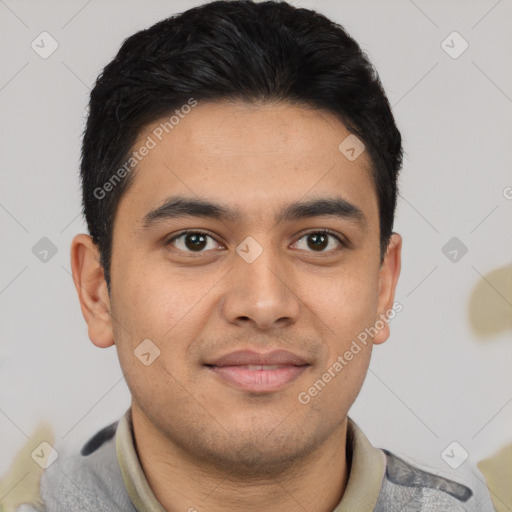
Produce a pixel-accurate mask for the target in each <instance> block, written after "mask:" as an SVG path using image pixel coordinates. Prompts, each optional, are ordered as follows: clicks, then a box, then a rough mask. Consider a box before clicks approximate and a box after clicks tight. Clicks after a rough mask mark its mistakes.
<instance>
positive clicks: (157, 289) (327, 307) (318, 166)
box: [20, 1, 493, 512]
mask: <svg viewBox="0 0 512 512" xmlns="http://www.w3.org/2000/svg"><path fill="white" fill-rule="evenodd" d="M401 160H402V148H401V137H400V133H399V131H398V129H397V128H396V126H395V122H394V119H393V116H392V114H391V111H390V107H389V103H388V101H387V99H386V96H385V94H384V92H383V90H382V87H381V84H380V82H379V79H378V77H377V75H376V73H375V71H374V70H373V68H372V66H371V65H370V64H369V62H368V61H367V59H366V57H365V55H364V54H363V53H362V51H361V50H360V48H359V46H358V45H357V43H356V42H355V41H354V40H353V39H351V38H350V37H349V36H348V35H347V34H346V32H345V31H344V30H343V29H342V28H341V27H340V26H338V25H336V24H334V23H333V22H331V21H329V20H328V19H327V18H325V17H324V16H322V15H320V14H318V13H315V12H313V11H309V10H306V9H298V8H295V7H293V6H291V5H289V4H287V3H285V2H282V3H275V2H263V3H253V2H250V1H240V2H238V1H234V2H224V1H219V2H212V3H209V4H206V5H204V6H200V7H197V8H194V9H190V10H189V11H186V12H185V13H182V14H180V15H178V16H175V17H172V18H169V19H167V20H164V21H162V22H160V23H157V24H156V25H154V26H153V27H151V28H149V29H147V30H144V31H141V32H139V33H137V34H135V35H133V36H132V37H130V38H129V39H127V40H126V41H125V42H124V44H123V46H122V47H121V49H120V51H119V53H118V55H117V56H116V58H115V59H114V60H113V61H112V62H111V63H110V64H108V65H107V66H106V68H105V69H104V71H103V73H102V74H101V75H100V77H99V78H98V81H97V83H96V86H95V88H94V89H93V91H92V93H91V101H90V110H89V116H88V122H87V128H86V132H85V135H84V140H83V148H82V167H81V173H82V174H81V175H82V186H83V205H84V214H85V217H86V220H87V224H88V228H89V232H90V236H89V235H85V234H80V235H77V236H76V237H75V238H74V240H73V244H72V248H71V263H72V270H73V278H74V282H75V285H76V289H77V293H78V296H79V300H80V305H81V309H82V313H83V315H84V318H85V320H86V322H87V325H88V332H89V337H90V339H91V341H92V342H93V343H94V344H95V345H96V346H98V347H109V346H112V345H114V344H115V345H116V347H117V351H118V354H119V359H120V363H121V367H122V369H123V373H124V376H125V379H126V382H127V384H128V387H129V389H130V392H131V394H132V405H131V407H130V409H129V410H128V411H127V412H126V414H125V415H124V416H123V418H122V419H121V420H120V421H119V422H117V423H115V424H113V425H110V426H108V427H106V428H105V429H103V430H102V431H100V432H98V433H97V434H96V435H95V436H94V437H93V438H92V439H91V440H89V442H88V443H87V444H86V445H85V446H84V447H83V449H82V451H81V454H79V455H76V456H74V457H71V458H69V459H66V460H57V462H55V463H54V464H52V465H51V466H50V467H49V469H48V470H46V472H45V473H44V474H43V476H42V478H41V482H40V487H39V499H40V501H41V503H44V505H41V506H39V505H38V502H39V500H37V499H36V500H32V504H30V503H27V504H25V505H23V506H22V507H20V510H24V511H26V510H47V511H51V512H53V511H78V510H102V511H114V510H131V511H133V510H137V511H146V510H151V511H162V510H166V511H190V512H192V511H196V510H197V511H199V512H202V511H221V510H222V511H231V510H243V511H261V510H277V511H298V510H307V511H311V512H331V511H336V512H342V511H343V512H348V511H350V512H354V511H358V512H367V511H379V512H383V511H395V510H396V511H398V510H400V511H419V510H425V511H426V510H429V511H432V510H439V511H441V510H443V511H447V510H450V511H479V512H480V511H489V510H493V508H492V505H491V503H490V500H489V496H488V493H486V492H485V491H483V490H482V489H481V488H480V487H478V486H476V485H475V486H474V487H471V485H468V484H467V483H466V482H456V481H452V480H448V479H446V478H442V477H439V476H436V475H434V474H431V473H428V472H426V471H423V470H421V469H420V468H416V467H414V466H412V465H410V464H409V463H407V462H405V461H404V460H402V459H400V458H399V457H397V456H395V455H393V454H392V453H390V452H389V451H387V450H382V449H377V448H374V447H373V446H372V445H371V444H370V442H369V441H368V439H367V438H366V437H365V435H364V434H363V432H362V431H361V430H360V429H359V427H358V426H357V425H356V423H355V422H354V421H353V420H352V419H351V418H349V416H348V412H349V410H350V407H351V406H352V404H353V403H354V401H355V399H356V397H357V395H358V393H359V391H360V389H361V386H362V384H363V381H364V378H365V376H366V372H367V370H368V365H369V362H370V357H371V351H372V347H373V345H374V344H380V343H383V342H385V341H386V339H387V338H388V337H389V321H390V320H391V319H392V318H393V316H394V315H395V314H396V312H397V311H399V310H400V307H401V306H400V304H398V303H395V302H394V294H395V288H396V284H397V280H398V277H399V273H400V253H401V237H400V235H398V234H397V233H394V232H393V218H394V211H395V204H396V196H397V175H398V172H399V169H400V167H401Z"/></svg>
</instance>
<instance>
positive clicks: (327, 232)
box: [165, 229, 350, 254]
mask: <svg viewBox="0 0 512 512" xmlns="http://www.w3.org/2000/svg"><path fill="white" fill-rule="evenodd" d="M188 234H194V235H204V236H208V237H210V238H212V239H214V240H215V237H214V236H213V235H211V234H210V233H208V232H207V231H201V230H198V229H188V230H185V231H181V232H180V233H178V234H177V235H174V236H173V237H172V238H170V239H169V240H168V241H167V242H165V246H168V245H171V244H172V242H174V241H175V240H176V239H178V238H181V237H182V236H185V235H188ZM308 235H330V236H332V237H333V238H334V239H335V240H336V241H337V242H339V244H340V246H341V247H340V248H338V249H332V250H330V251H320V252H319V253H318V254H328V253H338V252H339V251H341V250H342V249H346V248H349V247H350V244H349V243H348V242H347V241H344V240H343V239H342V238H340V237H339V235H337V234H336V233H335V232H333V231H331V230H329V229H316V230H313V231H309V232H307V233H304V234H302V235H301V236H300V237H299V238H298V240H301V239H303V238H304V237H306V236H308ZM178 251H181V250H180V249H178ZM182 252H185V253H187V254H203V253H204V252H206V251H197V252H195V251H182ZM308 252H313V253H314V252H315V251H308Z"/></svg>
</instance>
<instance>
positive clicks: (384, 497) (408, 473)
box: [375, 449, 495, 512]
mask: <svg viewBox="0 0 512 512" xmlns="http://www.w3.org/2000/svg"><path fill="white" fill-rule="evenodd" d="M382 451H383V452H384V454H385V455H386V472H385V475H384V479H383V482H382V488H381V492H380V495H379V499H378V501H377V505H376V507H375V512H384V511H387V510H390V509H393V507H396V505H397V504H401V505H402V506H403V507H404V508H403V509H401V510H403V512H406V511H408V510H411V511H413V510H414V511H415V512H420V511H427V510H429V511H431V510H450V512H494V511H495V509H494V507H493V505H492V501H491V498H490V495H489V491H488V488H487V486H486V485H485V483H484V479H483V478H479V475H478V474H477V473H476V470H475V471H471V470H469V471H465V472H462V471H461V472H458V473H457V478H456V479H451V478H447V477H445V476H441V475H439V474H434V473H431V472H428V471H426V470H424V469H421V468H419V467H417V466H415V465H413V464H411V463H409V462H407V461H405V460H404V459H402V458H400V457H398V456H397V455H395V454H393V453H391V452H390V451H388V450H385V449H382Z"/></svg>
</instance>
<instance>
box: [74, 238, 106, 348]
mask: <svg viewBox="0 0 512 512" xmlns="http://www.w3.org/2000/svg"><path fill="white" fill-rule="evenodd" d="M71 270H72V273H73V282H74V284H75V288H76V291H77V293H78V299H79V301H80V308H81V309H82V314H83V316H84V319H85V321H86V322H87V327H88V332H89V338H90V340H91V341H92V342H93V343H94V344H95V345H96V346H98V347H101V348H106V347H110V346H112V345H113V344H114V334H113V329H112V317H111V315H110V298H109V295H108V289H107V283H106V281H105V277H104V274H103V267H102V266H101V264H100V253H99V250H98V248H97V246H96V244H95V243H94V242H93V241H92V238H91V237H90V236H89V235H85V234H79V235H76V236H75V237H74V238H73V242H72V243H71Z"/></svg>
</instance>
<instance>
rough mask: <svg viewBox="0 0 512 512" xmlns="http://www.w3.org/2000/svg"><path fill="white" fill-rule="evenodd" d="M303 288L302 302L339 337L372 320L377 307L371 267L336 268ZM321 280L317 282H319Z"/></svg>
mask: <svg viewBox="0 0 512 512" xmlns="http://www.w3.org/2000/svg"><path fill="white" fill-rule="evenodd" d="M311 282H315V285H314V286H313V285H311V284H309V285H308V286H307V287H305V288H304V289H305V290H306V293H305V295H304V297H308V299H307V300H305V302H306V303H307V304H308V306H309V307H310V308H311V309H312V310H313V311H314V312H315V315H316V316H318V317H319V318H320V319H321V320H322V321H323V323H324V326H326V327H325V328H326V329H327V328H329V329H328V330H330V331H331V334H332V335H333V337H336V338H337V339H338V340H339V341H341V340H345V341H346V340H347V337H350V336H357V334H358V333H359V332H360V331H361V330H364V329H365V328H366V327H368V325H369V324H370V325H371V324H373V322H374V320H375V315H376V311H377V299H378V273H377V272H375V271H374V270H373V269H371V268H368V267H366V268H361V269H352V270H348V269H346V270H340V271H338V272H336V273H333V274H331V275H330V276H326V277H325V278H324V279H322V280H316V281H315V280H312V281H310V283H311ZM320 283H321V284H320Z"/></svg>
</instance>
